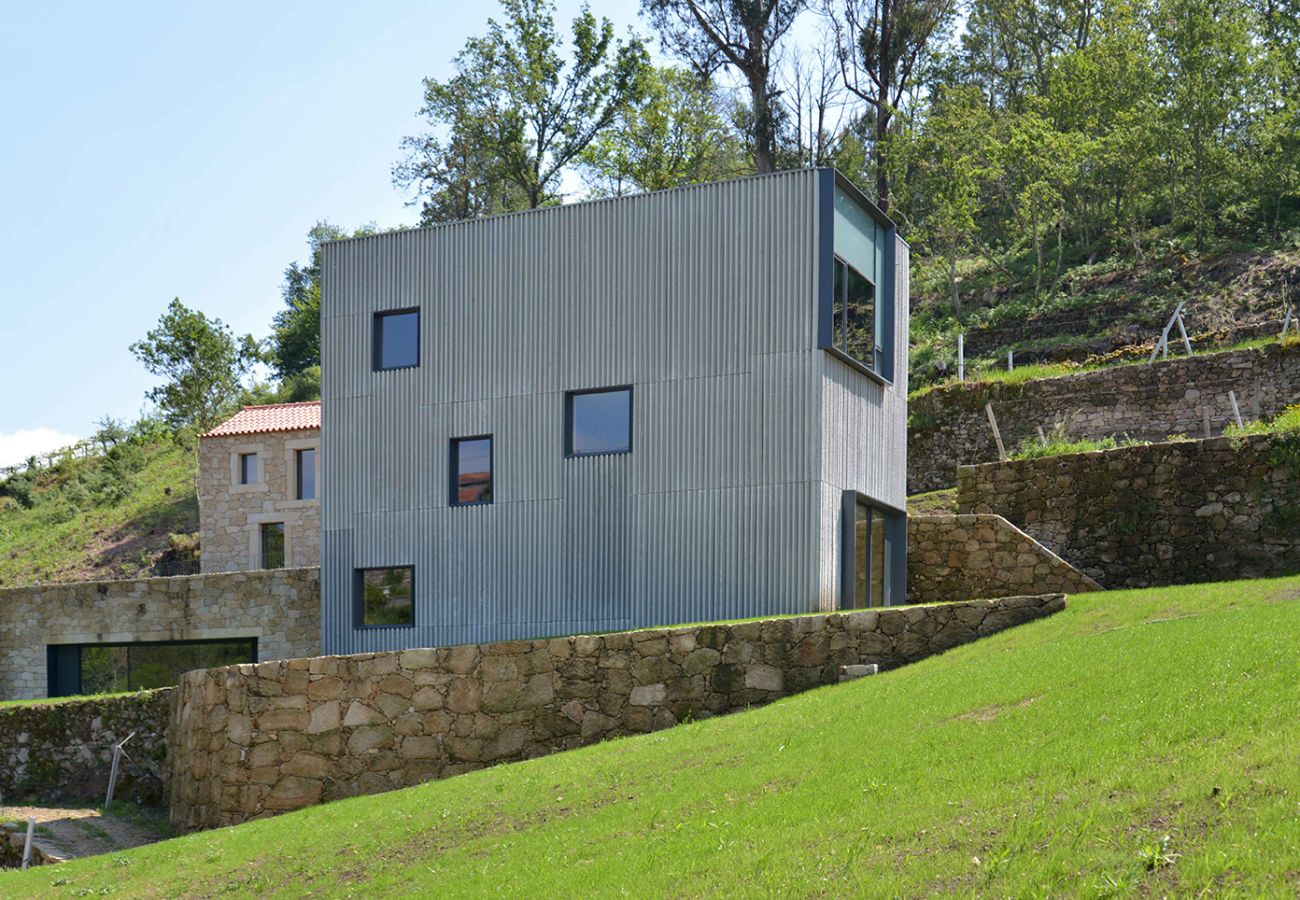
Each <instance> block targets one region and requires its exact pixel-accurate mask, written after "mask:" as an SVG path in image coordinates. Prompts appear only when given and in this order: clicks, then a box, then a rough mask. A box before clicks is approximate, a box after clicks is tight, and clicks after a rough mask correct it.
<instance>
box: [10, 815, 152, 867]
mask: <svg viewBox="0 0 1300 900" xmlns="http://www.w3.org/2000/svg"><path fill="white" fill-rule="evenodd" d="M29 817H30V818H34V819H35V820H36V832H35V836H34V843H36V844H37V845H39V846H40V848H41V849H42V850H44V851H45V852H47V853H49V854H52V855H54V856H60V857H63V858H65V859H76V858H77V857H79V856H94V855H95V854H97V853H114V852H116V851H118V850H129V849H130V848H132V847H139V846H142V845H144V844H152V843H155V842H157V841H160V840H162V839H163V837H164V835H163V834H161V833H160V832H159V831H158V830H156V829H153V828H150V827H149V826H148V825H145V824H138V823H135V822H128V821H126V820H124V819H120V818H118V817H116V816H106V815H104V814H103V813H102V812H101V811H100V810H98V809H69V808H66V807H62V808H60V807H53V808H51V807H43V806H0V822H17V823H21V824H22V825H23V826H24V827H25V826H26V822H27V819H28V818H29Z"/></svg>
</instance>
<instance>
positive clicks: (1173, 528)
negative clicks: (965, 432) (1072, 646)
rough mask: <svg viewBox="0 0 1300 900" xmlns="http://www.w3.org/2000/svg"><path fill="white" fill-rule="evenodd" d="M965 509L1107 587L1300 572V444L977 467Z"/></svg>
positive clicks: (1232, 444)
mask: <svg viewBox="0 0 1300 900" xmlns="http://www.w3.org/2000/svg"><path fill="white" fill-rule="evenodd" d="M957 502H958V507H959V509H960V510H961V511H962V512H979V513H996V514H998V515H1001V516H1003V517H1005V518H1006V519H1008V520H1010V521H1011V522H1012V523H1014V524H1015V525H1018V526H1019V527H1021V528H1023V529H1024V530H1025V531H1027V532H1029V533H1030V534H1032V535H1033V536H1034V537H1035V538H1037V539H1038V540H1039V541H1041V542H1042V543H1043V544H1045V545H1047V546H1048V547H1050V548H1051V549H1052V550H1053V551H1055V552H1056V553H1057V554H1059V555H1060V556H1061V557H1063V558H1064V559H1066V560H1067V561H1069V562H1070V563H1072V564H1074V565H1075V566H1077V567H1078V568H1079V569H1081V570H1083V571H1084V572H1085V573H1087V574H1088V575H1090V576H1092V577H1094V578H1096V579H1097V580H1099V581H1101V582H1102V583H1104V584H1105V585H1106V586H1107V587H1110V588H1116V587H1121V586H1122V587H1146V586H1149V585H1160V584H1186V583H1190V582H1198V581H1224V580H1227V579H1233V578H1261V577H1268V576H1275V575H1286V574H1291V573H1294V572H1300V434H1292V435H1289V436H1283V435H1261V436H1255V437H1249V438H1214V439H1212V440H1208V441H1183V442H1179V443H1163V444H1152V445H1149V446H1145V447H1122V448H1120V449H1117V450H1106V451H1099V452H1093V453H1076V454H1071V455H1068V456H1055V457H1047V458H1044V459H1032V460H1021V461H1017V462H1009V463H1002V464H998V463H993V464H988V465H981V466H971V467H967V468H963V469H961V470H960V471H959V473H958V480H957Z"/></svg>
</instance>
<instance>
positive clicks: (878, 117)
mask: <svg viewBox="0 0 1300 900" xmlns="http://www.w3.org/2000/svg"><path fill="white" fill-rule="evenodd" d="M824 3H825V9H826V11H827V13H828V15H829V18H830V21H831V22H832V23H833V27H834V30H835V46H836V55H837V57H838V59H839V63H840V68H841V73H842V76H843V79H844V85H845V87H846V88H848V89H849V91H851V92H852V93H853V94H854V95H856V96H857V97H859V98H860V99H861V100H862V101H863V102H865V103H866V104H867V106H868V107H869V108H870V110H871V113H872V116H873V119H874V123H873V124H874V129H873V147H872V151H873V158H874V161H875V180H876V202H877V203H878V204H879V205H880V208H881V209H883V210H886V211H888V209H889V161H888V159H887V158H886V155H887V153H888V144H887V138H888V136H889V129H890V126H891V124H892V123H893V119H894V115H895V114H896V113H897V112H898V109H899V107H900V105H901V104H902V102H903V97H904V96H905V95H906V94H907V92H908V90H910V89H911V87H912V76H913V73H914V72H915V71H916V69H917V66H918V64H919V63H920V62H921V60H922V56H923V54H924V53H925V51H926V47H927V45H928V44H929V42H930V39H931V38H932V37H934V36H935V35H936V34H937V33H939V32H940V31H941V30H942V29H943V28H945V27H946V26H947V25H948V24H949V23H950V22H951V20H952V17H953V11H954V10H955V8H956V0H824Z"/></svg>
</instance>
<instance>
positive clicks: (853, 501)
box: [840, 491, 899, 609]
mask: <svg viewBox="0 0 1300 900" xmlns="http://www.w3.org/2000/svg"><path fill="white" fill-rule="evenodd" d="M843 515H844V540H843V545H844V546H843V569H842V578H841V592H842V595H843V596H842V597H841V600H840V607H841V608H842V609H865V608H867V607H872V606H886V605H888V604H889V603H890V602H891V599H892V598H891V596H890V589H889V584H890V577H889V576H890V574H891V573H890V572H889V566H890V560H889V557H890V552H889V551H890V548H891V545H892V543H893V540H892V536H891V535H890V533H889V532H890V531H891V528H890V525H891V523H893V522H895V521H897V519H898V515H899V514H898V513H895V512H891V511H889V510H885V509H881V508H880V507H878V506H874V505H872V504H871V503H869V502H867V500H866V499H865V498H863V497H862V496H860V495H858V494H856V493H854V492H852V491H849V492H846V493H845V495H844V511H843Z"/></svg>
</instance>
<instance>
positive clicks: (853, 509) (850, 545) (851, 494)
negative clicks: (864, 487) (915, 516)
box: [840, 491, 907, 612]
mask: <svg viewBox="0 0 1300 900" xmlns="http://www.w3.org/2000/svg"><path fill="white" fill-rule="evenodd" d="M859 504H862V505H865V506H867V507H870V508H871V510H872V513H873V519H874V514H875V513H879V514H880V515H881V528H883V529H884V556H883V558H884V563H885V571H884V572H883V573H882V575H881V585H882V589H883V591H884V596H883V597H881V598H880V606H871V607H868V606H858V605H857V599H858V598H857V593H858V591H857V558H858V557H857V553H858V547H857V543H858V532H857V512H858V505H859ZM900 521H901V522H902V525H901V526H900V525H899V524H898V523H899V522H900ZM872 527H873V528H874V527H875V526H874V523H873V525H872ZM900 530H901V532H902V534H903V535H904V540H906V534H907V513H906V512H904V511H903V510H900V509H896V508H894V507H892V506H888V505H886V504H884V503H881V502H880V501H879V500H876V499H875V498H874V497H868V496H867V495H866V494H863V493H861V492H860V491H845V492H844V493H843V494H842V495H841V501H840V609H841V610H842V611H844V612H852V611H854V610H858V609H879V608H880V607H885V606H894V605H896V604H897V603H898V602H899V600H898V598H897V597H895V596H894V593H895V592H894V587H895V586H896V585H895V581H896V578H895V577H894V576H895V572H894V566H895V565H896V564H897V559H896V558H895V545H896V542H897V541H898V539H899V532H900ZM867 564H868V569H867V578H866V581H867V584H868V585H869V584H871V582H872V580H873V579H872V573H871V569H870V565H871V557H870V556H868V557H867Z"/></svg>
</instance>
